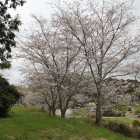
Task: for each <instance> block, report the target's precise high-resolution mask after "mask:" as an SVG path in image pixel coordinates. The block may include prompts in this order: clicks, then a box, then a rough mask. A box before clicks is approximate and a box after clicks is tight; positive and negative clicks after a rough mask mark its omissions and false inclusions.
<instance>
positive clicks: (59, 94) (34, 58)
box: [18, 15, 86, 118]
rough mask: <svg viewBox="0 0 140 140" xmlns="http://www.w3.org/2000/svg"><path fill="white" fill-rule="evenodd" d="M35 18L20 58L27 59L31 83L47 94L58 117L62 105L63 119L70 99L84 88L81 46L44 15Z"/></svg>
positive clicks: (46, 98)
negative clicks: (57, 109) (80, 56)
mask: <svg viewBox="0 0 140 140" xmlns="http://www.w3.org/2000/svg"><path fill="white" fill-rule="evenodd" d="M33 18H34V19H35V21H36V23H35V24H34V26H33V28H34V29H33V28H32V30H31V32H28V34H26V35H25V36H24V39H23V41H21V43H20V45H19V46H20V47H19V52H21V53H20V54H19V53H18V57H20V58H24V62H25V61H26V64H25V65H26V66H25V67H23V68H22V69H21V70H22V72H23V73H24V77H25V81H26V82H27V83H28V85H29V86H30V87H31V88H32V89H33V90H35V92H39V93H42V94H43V95H44V99H45V101H46V103H47V105H48V107H49V110H50V112H52V113H53V115H54V116H55V110H56V108H57V107H58V106H59V108H60V110H61V117H62V118H64V117H65V112H66V110H67V108H68V105H69V102H70V100H71V99H72V97H73V96H74V95H75V94H77V93H78V92H79V90H80V87H82V86H81V85H82V82H81V81H82V80H81V79H82V75H83V73H84V70H85V66H86V65H85V63H83V62H82V60H81V59H79V55H80V46H79V47H78V48H77V44H75V39H73V36H72V35H70V34H67V32H66V31H64V30H61V29H60V30H59V28H58V27H57V26H56V25H55V24H54V23H52V22H50V21H47V20H45V19H43V18H41V17H37V16H35V15H33ZM79 64H80V65H79Z"/></svg>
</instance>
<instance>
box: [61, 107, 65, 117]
mask: <svg viewBox="0 0 140 140" xmlns="http://www.w3.org/2000/svg"><path fill="white" fill-rule="evenodd" d="M65 115H66V109H64V110H61V118H65Z"/></svg>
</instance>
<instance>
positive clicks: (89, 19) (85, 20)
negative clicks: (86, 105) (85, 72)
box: [53, 0, 140, 125]
mask: <svg viewBox="0 0 140 140" xmlns="http://www.w3.org/2000/svg"><path fill="white" fill-rule="evenodd" d="M132 4H133V1H132V0H127V1H122V2H120V1H116V0H114V1H111V2H109V1H105V0H102V1H100V2H97V1H95V0H85V1H74V3H67V2H65V3H63V4H61V3H56V4H53V6H55V8H57V10H56V12H55V14H54V15H53V18H54V23H55V25H57V27H59V29H61V30H63V31H65V32H66V33H67V34H69V35H71V36H73V38H74V39H75V42H76V43H75V46H76V47H75V49H77V48H79V47H80V51H81V53H80V54H82V59H83V61H84V62H85V63H86V64H87V65H88V67H87V68H88V69H89V71H90V75H91V78H92V82H93V85H94V86H95V88H94V89H95V92H96V96H95V95H94V93H93V96H94V97H95V99H96V124H97V125H99V124H100V120H101V105H102V102H101V101H102V98H103V97H104V98H105V97H106V95H107V94H106V93H109V92H110V91H111V90H109V91H107V90H108V89H106V84H105V79H107V78H109V77H116V76H122V75H127V74H129V73H128V71H126V68H127V67H128V66H130V62H132V61H129V59H130V57H131V59H132V58H134V54H135V55H136V53H137V52H138V51H139V49H140V46H139V45H140V35H139V33H137V32H135V31H133V33H132V25H133V24H134V23H135V22H136V20H137V17H135V16H134V15H133V14H132ZM137 55H138V54H137Z"/></svg>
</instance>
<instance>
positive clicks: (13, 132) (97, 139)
mask: <svg viewBox="0 0 140 140" xmlns="http://www.w3.org/2000/svg"><path fill="white" fill-rule="evenodd" d="M0 140H132V139H130V138H127V137H124V136H122V135H120V134H116V133H114V132H111V131H109V130H107V129H105V128H104V127H103V126H101V127H97V126H95V125H93V124H86V123H84V122H83V120H82V119H77V118H69V119H68V118H65V119H61V118H60V117H58V116H57V117H56V118H53V117H52V118H51V117H48V115H47V113H45V112H41V111H39V110H37V109H34V108H24V107H13V108H12V111H11V117H10V118H6V119H0Z"/></svg>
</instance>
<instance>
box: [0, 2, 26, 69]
mask: <svg viewBox="0 0 140 140" xmlns="http://www.w3.org/2000/svg"><path fill="white" fill-rule="evenodd" d="M24 3H25V1H24V0H4V1H0V60H1V63H0V68H1V69H3V68H8V67H10V63H9V62H7V59H8V58H10V57H11V47H14V46H16V42H15V36H16V35H15V31H19V26H20V25H21V21H20V19H19V16H18V15H17V16H16V17H14V18H13V17H12V16H11V15H10V14H9V13H8V9H11V8H13V9H16V8H17V6H23V4H24Z"/></svg>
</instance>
